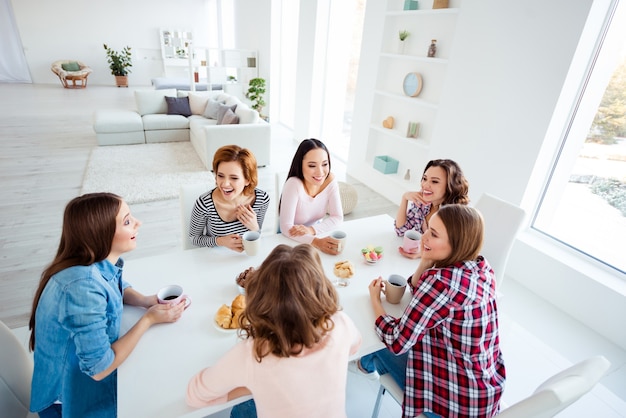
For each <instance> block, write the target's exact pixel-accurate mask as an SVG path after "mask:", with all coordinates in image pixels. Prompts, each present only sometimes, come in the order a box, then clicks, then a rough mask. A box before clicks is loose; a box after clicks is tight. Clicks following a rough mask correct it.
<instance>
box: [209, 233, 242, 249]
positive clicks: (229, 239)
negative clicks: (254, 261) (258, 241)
mask: <svg viewBox="0 0 626 418" xmlns="http://www.w3.org/2000/svg"><path fill="white" fill-rule="evenodd" d="M215 242H217V245H219V246H220V247H226V248H228V249H231V250H233V251H237V252H238V253H240V252H242V251H243V242H242V241H241V236H240V235H238V234H230V235H225V236H223V237H217V238H216V239H215Z"/></svg>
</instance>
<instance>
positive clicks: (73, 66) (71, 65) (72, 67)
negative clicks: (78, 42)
mask: <svg viewBox="0 0 626 418" xmlns="http://www.w3.org/2000/svg"><path fill="white" fill-rule="evenodd" d="M61 68H63V70H64V71H80V65H78V63H77V62H76V61H72V62H66V63H63V64H61Z"/></svg>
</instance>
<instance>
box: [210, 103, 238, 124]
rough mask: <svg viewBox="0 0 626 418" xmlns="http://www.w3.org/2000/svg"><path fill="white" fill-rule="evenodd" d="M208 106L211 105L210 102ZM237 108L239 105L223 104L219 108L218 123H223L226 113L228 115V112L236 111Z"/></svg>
mask: <svg viewBox="0 0 626 418" xmlns="http://www.w3.org/2000/svg"><path fill="white" fill-rule="evenodd" d="M207 107H209V105H208V104H207ZM235 109H237V105H232V106H226V105H223V104H221V105H220V107H219V109H217V124H218V125H221V124H222V119H224V115H226V112H228V111H229V110H230V111H232V112H233V113H235Z"/></svg>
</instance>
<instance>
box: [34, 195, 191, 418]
mask: <svg viewBox="0 0 626 418" xmlns="http://www.w3.org/2000/svg"><path fill="white" fill-rule="evenodd" d="M140 225H141V222H140V221H139V220H137V219H135V218H133V217H132V215H131V213H130V209H129V208H128V205H127V204H126V202H124V201H123V200H122V198H120V197H119V196H116V195H114V194H110V193H93V194H86V195H83V196H79V197H77V198H75V199H73V200H72V201H70V202H69V203H68V205H67V207H66V208H65V213H64V217H63V230H62V233H61V241H60V243H59V249H58V251H57V254H56V257H55V258H54V261H52V263H51V264H50V265H49V266H48V267H47V268H46V270H44V272H43V274H42V275H41V281H40V283H39V287H38V289H37V292H36V293H35V298H34V301H33V309H32V313H31V317H30V323H29V328H30V330H31V336H30V349H31V350H33V351H34V359H35V368H34V371H33V380H32V388H31V401H30V410H31V411H32V412H38V413H39V416H40V417H41V418H45V417H81V418H82V417H114V416H116V415H117V375H116V369H117V368H118V367H119V365H120V364H121V363H122V362H124V360H126V358H127V357H128V356H129V354H130V353H131V352H132V351H133V349H134V348H135V345H137V342H138V341H139V339H140V338H141V336H142V335H143V334H144V333H145V332H146V331H147V330H148V328H150V327H151V326H152V325H154V324H158V323H164V322H175V321H177V320H178V319H179V318H180V316H181V315H182V312H183V310H184V305H185V304H184V303H181V304H178V305H175V306H172V305H164V304H159V303H158V302H157V297H156V295H151V296H144V295H142V294H141V293H139V292H137V291H136V290H134V289H132V288H131V287H129V284H128V283H127V282H125V281H124V280H122V267H123V266H124V261H123V260H122V259H121V258H120V256H121V255H122V254H123V253H125V252H127V251H131V250H133V249H134V248H135V246H136V237H137V230H138V229H139V226H140ZM124 303H126V304H129V305H134V306H142V307H144V308H146V309H147V311H146V313H145V314H144V315H143V317H142V318H141V319H140V320H139V321H137V323H136V324H135V325H134V326H133V327H132V328H131V329H130V331H128V333H126V334H125V335H124V336H122V337H120V335H119V333H120V321H121V316H122V309H123V304H124Z"/></svg>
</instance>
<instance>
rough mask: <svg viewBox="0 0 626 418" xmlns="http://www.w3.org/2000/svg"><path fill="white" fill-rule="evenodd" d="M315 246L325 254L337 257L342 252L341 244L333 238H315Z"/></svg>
mask: <svg viewBox="0 0 626 418" xmlns="http://www.w3.org/2000/svg"><path fill="white" fill-rule="evenodd" d="M312 244H313V246H314V247H315V248H317V249H318V250H320V251H321V252H323V253H326V254H330V255H337V254H339V253H340V252H341V251H340V250H339V248H341V242H340V241H339V240H337V239H335V238H333V237H324V238H314V239H313V242H312Z"/></svg>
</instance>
